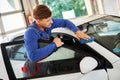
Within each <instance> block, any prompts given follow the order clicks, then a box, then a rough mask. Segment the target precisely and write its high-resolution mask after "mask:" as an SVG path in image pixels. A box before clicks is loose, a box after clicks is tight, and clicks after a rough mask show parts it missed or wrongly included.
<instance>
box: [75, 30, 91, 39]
mask: <svg viewBox="0 0 120 80" xmlns="http://www.w3.org/2000/svg"><path fill="white" fill-rule="evenodd" d="M76 36H77V39H78V40H80V39H85V40H88V39H90V37H89V36H88V35H87V34H85V33H83V32H81V31H77V32H76Z"/></svg>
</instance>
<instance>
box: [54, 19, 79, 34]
mask: <svg viewBox="0 0 120 80" xmlns="http://www.w3.org/2000/svg"><path fill="white" fill-rule="evenodd" d="M57 27H65V28H68V29H70V30H72V31H73V32H76V31H78V30H79V28H78V27H77V26H75V24H73V23H72V22H71V21H69V20H67V19H53V24H52V28H57Z"/></svg>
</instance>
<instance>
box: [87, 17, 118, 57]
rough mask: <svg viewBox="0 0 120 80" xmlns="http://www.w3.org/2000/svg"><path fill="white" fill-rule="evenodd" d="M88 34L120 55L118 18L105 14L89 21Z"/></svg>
mask: <svg viewBox="0 0 120 80" xmlns="http://www.w3.org/2000/svg"><path fill="white" fill-rule="evenodd" d="M89 24H90V25H89V30H88V32H87V33H88V34H90V35H93V36H95V38H96V41H97V42H98V43H100V44H101V45H103V46H104V47H106V48H107V49H109V50H110V51H112V52H114V53H115V54H117V55H119V56H120V18H119V17H115V16H106V17H103V18H100V19H97V20H94V21H92V22H90V23H89Z"/></svg>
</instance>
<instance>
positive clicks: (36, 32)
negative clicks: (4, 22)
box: [24, 19, 79, 62]
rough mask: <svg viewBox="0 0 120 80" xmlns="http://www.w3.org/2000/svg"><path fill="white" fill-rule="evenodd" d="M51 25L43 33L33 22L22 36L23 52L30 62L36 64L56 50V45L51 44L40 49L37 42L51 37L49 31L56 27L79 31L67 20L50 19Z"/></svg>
mask: <svg viewBox="0 0 120 80" xmlns="http://www.w3.org/2000/svg"><path fill="white" fill-rule="evenodd" d="M52 20H53V24H52V25H51V27H50V28H48V29H46V30H45V31H44V32H43V31H41V30H40V29H39V28H38V26H37V25H36V23H35V21H34V22H33V23H32V24H31V25H30V26H29V27H28V28H27V30H26V31H25V34H24V42H25V45H24V46H25V50H26V56H27V58H28V59H29V60H30V61H32V62H37V61H39V60H41V59H44V58H45V57H47V56H48V55H50V54H52V53H53V52H54V51H55V50H56V49H57V47H56V44H55V43H54V42H51V43H50V44H48V45H47V46H45V47H43V48H41V47H40V44H39V43H38V40H40V39H46V38H49V37H50V36H51V30H52V29H53V28H57V27H66V28H69V29H70V30H72V31H73V32H76V31H78V30H79V29H78V28H77V27H76V26H75V25H74V24H73V23H72V22H71V21H69V20H66V19H52Z"/></svg>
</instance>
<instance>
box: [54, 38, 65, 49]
mask: <svg viewBox="0 0 120 80" xmlns="http://www.w3.org/2000/svg"><path fill="white" fill-rule="evenodd" d="M53 42H54V43H55V44H56V46H57V47H60V46H62V45H63V44H64V43H63V42H62V41H61V39H60V38H54V40H53Z"/></svg>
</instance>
